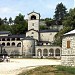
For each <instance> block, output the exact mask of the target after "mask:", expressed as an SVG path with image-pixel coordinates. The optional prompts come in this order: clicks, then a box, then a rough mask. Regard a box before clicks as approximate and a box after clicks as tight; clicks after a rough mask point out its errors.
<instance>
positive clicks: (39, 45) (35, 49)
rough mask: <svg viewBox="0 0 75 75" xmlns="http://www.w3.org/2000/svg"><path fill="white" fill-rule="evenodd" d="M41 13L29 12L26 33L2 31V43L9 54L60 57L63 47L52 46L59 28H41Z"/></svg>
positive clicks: (0, 42)
mask: <svg viewBox="0 0 75 75" xmlns="http://www.w3.org/2000/svg"><path fill="white" fill-rule="evenodd" d="M39 23H40V14H39V13H36V12H34V11H33V12H31V13H29V14H28V31H27V32H26V35H25V34H24V35H12V34H11V33H10V32H9V31H4V32H0V44H2V45H3V46H4V50H5V51H6V53H7V54H8V55H20V56H25V57H29V56H31V57H41V56H44V57H60V56H61V47H59V46H52V43H53V42H54V37H55V35H56V33H57V32H58V31H57V30H42V31H41V30H39Z"/></svg>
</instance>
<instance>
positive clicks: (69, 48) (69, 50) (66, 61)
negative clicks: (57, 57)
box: [61, 33, 75, 66]
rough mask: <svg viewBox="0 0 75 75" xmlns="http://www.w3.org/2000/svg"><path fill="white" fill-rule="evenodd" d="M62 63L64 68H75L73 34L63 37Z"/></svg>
mask: <svg viewBox="0 0 75 75" xmlns="http://www.w3.org/2000/svg"><path fill="white" fill-rule="evenodd" d="M68 41H69V43H68ZM61 62H62V65H64V66H75V34H73V33H70V34H67V33H66V34H65V35H63V38H62V54H61Z"/></svg>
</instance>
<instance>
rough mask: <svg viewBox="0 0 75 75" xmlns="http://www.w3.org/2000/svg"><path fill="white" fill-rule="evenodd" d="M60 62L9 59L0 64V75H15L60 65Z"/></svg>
mask: <svg viewBox="0 0 75 75" xmlns="http://www.w3.org/2000/svg"><path fill="white" fill-rule="evenodd" d="M60 64H61V63H60V60H48V59H11V60H10V62H2V63H0V75H17V74H19V73H20V72H22V71H24V70H28V69H32V68H35V67H37V66H41V65H60Z"/></svg>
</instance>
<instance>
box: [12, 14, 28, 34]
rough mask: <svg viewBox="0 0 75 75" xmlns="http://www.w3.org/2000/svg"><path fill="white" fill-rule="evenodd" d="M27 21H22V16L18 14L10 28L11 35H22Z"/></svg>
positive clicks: (25, 29)
mask: <svg viewBox="0 0 75 75" xmlns="http://www.w3.org/2000/svg"><path fill="white" fill-rule="evenodd" d="M27 27H28V26H27V21H26V20H25V19H24V15H22V14H19V15H18V16H16V18H15V20H14V25H13V26H11V28H12V30H11V31H12V33H13V34H24V33H25V32H26V31H27V29H28V28H27Z"/></svg>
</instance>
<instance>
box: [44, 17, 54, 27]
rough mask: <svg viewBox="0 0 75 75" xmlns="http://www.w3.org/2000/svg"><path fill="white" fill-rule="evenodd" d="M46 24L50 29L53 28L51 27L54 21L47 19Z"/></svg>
mask: <svg viewBox="0 0 75 75" xmlns="http://www.w3.org/2000/svg"><path fill="white" fill-rule="evenodd" d="M45 23H46V25H47V26H48V27H49V26H51V25H52V24H53V19H51V18H46V19H45Z"/></svg>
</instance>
